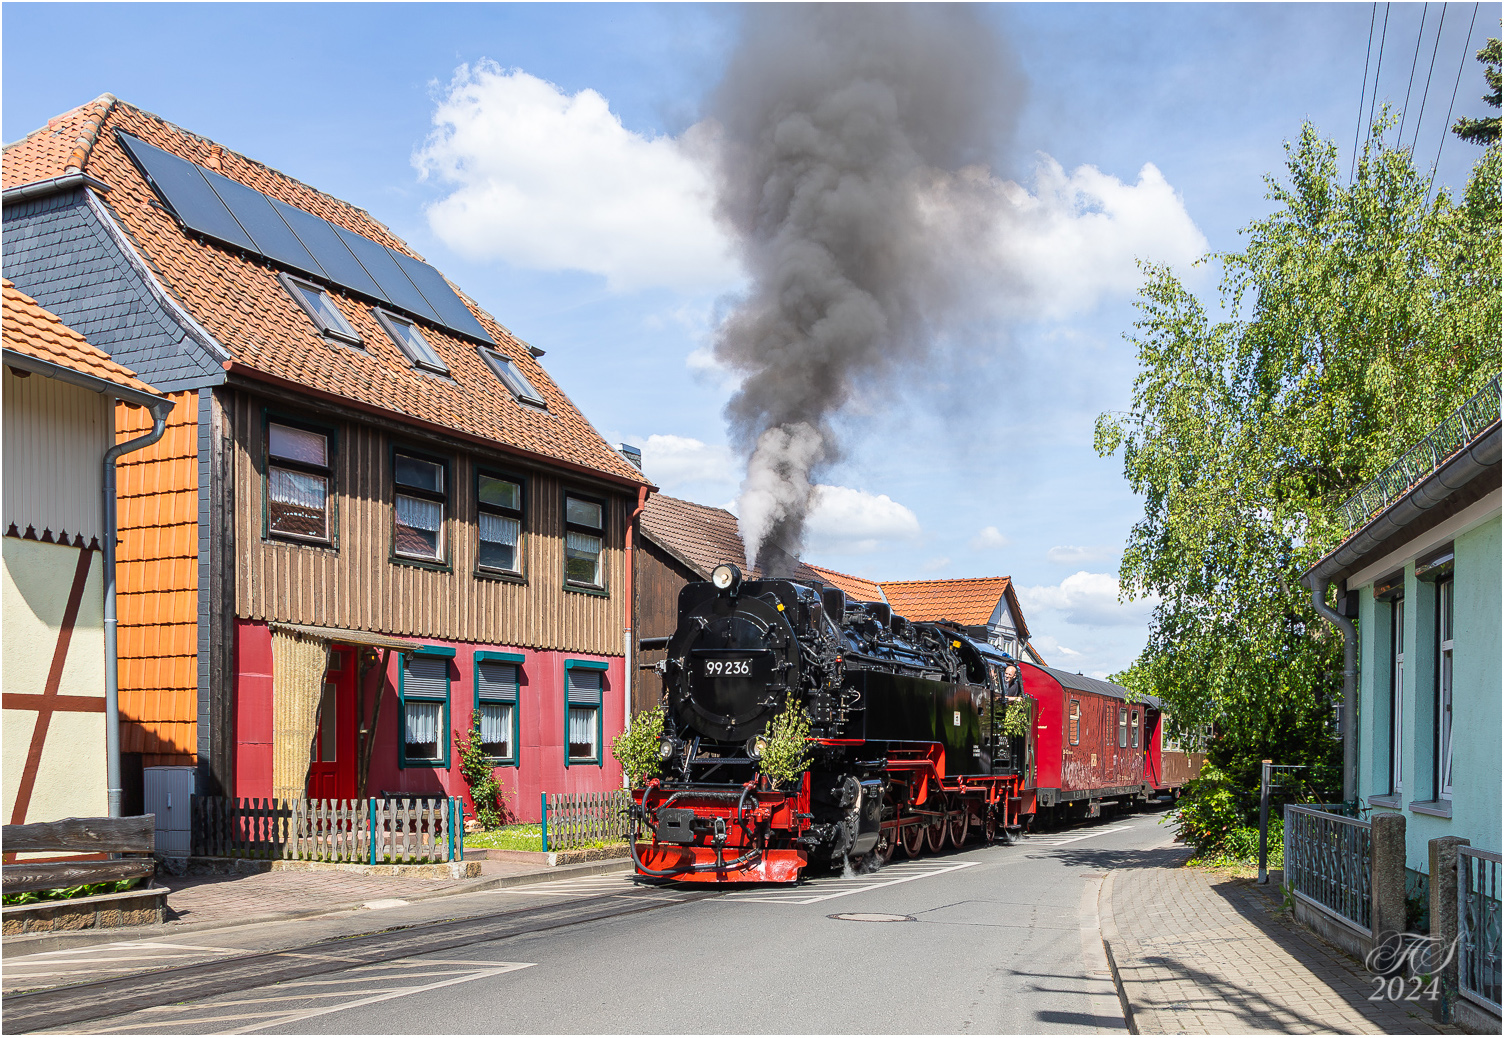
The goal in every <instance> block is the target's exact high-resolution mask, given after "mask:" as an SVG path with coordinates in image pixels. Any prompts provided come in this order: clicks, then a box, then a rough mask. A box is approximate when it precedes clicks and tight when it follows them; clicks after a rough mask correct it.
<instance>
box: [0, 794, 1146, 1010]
mask: <svg viewBox="0 0 1505 1038" xmlns="http://www.w3.org/2000/svg"><path fill="white" fill-rule="evenodd" d="M1162 817H1163V813H1162V812H1145V813H1140V814H1134V815H1128V816H1125V817H1119V818H1109V819H1105V820H1103V821H1101V822H1097V823H1089V824H1086V825H1083V826H1079V827H1076V828H1072V829H1066V830H1062V831H1060V832H1054V833H1045V834H1041V835H1037V836H1033V837H1030V838H1028V839H1026V840H1024V841H1022V842H1020V843H1019V844H1016V845H1014V846H1003V845H995V846H992V847H983V846H980V845H974V846H971V847H968V848H967V849H966V850H964V851H961V852H951V853H948V854H942V855H938V856H933V857H924V858H920V859H918V860H914V861H905V860H902V859H895V861H894V862H893V863H892V864H890V865H889V866H887V867H886V868H883V869H881V870H879V871H877V872H875V873H871V874H866V875H858V876H851V877H842V876H821V877H817V878H814V879H812V880H809V881H807V882H806V883H803V884H801V885H799V886H797V887H792V888H782V887H758V888H750V889H736V890H731V891H724V890H717V889H715V888H710V887H708V886H706V885H701V884H684V885H651V884H646V883H640V882H635V881H634V880H632V879H631V878H630V877H629V876H627V875H626V874H611V875H604V876H593V877H582V878H580V879H573V880H564V881H559V882H555V883H547V884H540V885H534V886H528V887H513V888H506V889H502V890H492V891H485V892H481V893H477V894H470V895H462V896H456V897H453V898H444V899H438V900H436V901H431V902H422V903H418V904H413V905H403V904H400V903H399V904H392V905H387V906H381V905H379V904H378V905H374V906H373V907H372V908H370V909H368V910H366V911H364V912H361V913H357V914H350V913H345V914H342V915H341V916H338V917H330V918H327V919H315V920H300V921H293V922H287V923H280V924H261V925H258V926H247V927H237V928H231V929H228V930H219V931H210V932H204V933H198V934H185V935H183V936H182V937H180V938H178V939H177V940H176V941H172V940H169V939H165V938H164V939H157V940H153V941H144V942H131V943H129V944H112V945H100V946H95V947H93V948H70V949H69V950H67V951H62V952H53V953H47V954H43V955H34V956H25V957H15V956H7V958H6V960H5V962H4V965H3V974H4V987H5V989H6V992H7V995H6V999H5V1002H4V1009H3V1018H0V1024H3V1027H4V1030H5V1031H6V1032H7V1033H23V1032H28V1031H41V1030H44V1029H45V1030H49V1031H53V1032H73V1033H79V1032H86V1033H99V1032H107V1033H124V1034H131V1033H139V1034H158V1033H166V1034H200V1033H221V1034H234V1033H252V1032H254V1033H259V1034H279V1033H280V1034H309V1033H313V1034H388V1033H399V1034H456V1033H459V1034H494V1033H552V1034H573V1033H654V1034H700V1033H726V1032H733V1033H776V1034H788V1033H804V1034H812V1033H824V1034H844V1033H930V1034H933V1033H984V1034H990V1033H1014V1034H1027V1033H1082V1032H1088V1033H1092V1032H1101V1031H1107V1032H1119V1033H1126V1029H1125V1026H1124V1020H1123V1015H1122V1012H1121V1009H1120V1006H1119V1002H1118V999H1117V996H1116V993H1115V991H1114V988H1113V985H1112V981H1111V976H1110V974H1109V971H1108V964H1107V960H1106V957H1105V956H1104V953H1103V949H1102V942H1101V938H1100V936H1099V933H1098V923H1097V893H1098V887H1099V885H1100V883H1101V879H1102V876H1103V872H1104V869H1106V868H1111V867H1113V866H1115V865H1119V864H1129V863H1132V860H1133V858H1134V856H1135V852H1136V851H1139V850H1146V849H1150V848H1153V847H1159V846H1164V845H1166V844H1168V843H1169V842H1170V831H1169V829H1168V828H1167V827H1165V826H1161V825H1159V824H1158V823H1159V821H1160V819H1161V818H1162Z"/></svg>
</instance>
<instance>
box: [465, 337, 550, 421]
mask: <svg viewBox="0 0 1505 1038" xmlns="http://www.w3.org/2000/svg"><path fill="white" fill-rule="evenodd" d="M476 349H477V351H479V352H480V354H481V359H482V360H484V361H485V362H486V366H487V367H489V368H490V369H491V370H492V371H493V372H494V373H495V374H496V377H497V378H499V379H501V380H502V385H504V386H506V387H507V391H508V392H510V393H511V394H512V395H513V396H514V397H516V398H517V400H518V402H519V403H524V404H532V405H533V406H534V407H546V406H547V405H546V404H545V403H544V399H543V397H541V396H539V395H538V390H536V389H534V388H533V383H531V382H529V381H528V377H527V376H526V375H524V374H523V372H522V369H521V368H519V367H518V366H517V365H516V364H515V363H513V361H512V359H511V358H510V357H504V356H503V355H502V354H500V353H498V352H497V351H496V350H488V349H486V347H484V346H477V347H476Z"/></svg>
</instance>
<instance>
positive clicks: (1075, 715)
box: [1066, 699, 1082, 746]
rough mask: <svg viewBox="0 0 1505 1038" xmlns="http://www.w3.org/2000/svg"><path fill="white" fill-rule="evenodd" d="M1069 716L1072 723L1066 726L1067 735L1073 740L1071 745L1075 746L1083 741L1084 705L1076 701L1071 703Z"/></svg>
mask: <svg viewBox="0 0 1505 1038" xmlns="http://www.w3.org/2000/svg"><path fill="white" fill-rule="evenodd" d="M1069 715H1070V721H1069V722H1068V724H1067V726H1066V735H1067V738H1068V739H1070V740H1071V745H1073V746H1075V745H1076V744H1077V743H1078V742H1080V741H1081V739H1082V704H1081V703H1080V702H1078V701H1077V700H1075V699H1073V700H1072V701H1071V710H1070V711H1069Z"/></svg>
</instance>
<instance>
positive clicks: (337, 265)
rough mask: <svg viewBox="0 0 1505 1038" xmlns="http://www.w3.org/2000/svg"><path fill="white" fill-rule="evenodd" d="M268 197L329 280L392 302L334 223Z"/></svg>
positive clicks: (382, 300) (371, 296) (354, 290)
mask: <svg viewBox="0 0 1505 1038" xmlns="http://www.w3.org/2000/svg"><path fill="white" fill-rule="evenodd" d="M267 201H269V202H271V203H272V208H273V209H276V210H277V212H279V213H281V214H282V218H283V219H284V220H286V221H287V225H288V226H289V227H291V228H292V229H293V231H294V232H295V233H296V234H297V235H298V237H299V239H301V240H302V242H303V244H304V246H306V247H307V249H308V251H309V252H311V253H313V256H314V259H315V260H317V261H318V263H319V265H320V266H321V267H323V268H324V271H325V273H326V274H327V275H328V276H329V280H331V281H333V282H334V283H335V284H337V285H341V286H343V287H345V288H348V289H350V290H351V291H353V292H359V293H360V294H361V295H363V296H369V297H370V298H372V299H377V300H380V301H381V302H384V303H385V302H391V300H389V299H388V298H387V294H386V293H385V292H383V291H382V290H381V288H380V286H378V285H377V283H376V282H375V281H373V280H371V275H370V274H367V273H366V268H365V267H363V266H361V263H360V260H358V259H356V258H355V255H354V254H353V253H352V252H351V251H350V250H349V249H348V248H346V246H345V242H344V240H343V239H341V238H340V236H339V235H338V234H336V233H335V230H334V225H333V224H331V223H329V221H327V220H322V219H320V218H319V217H317V216H315V215H314V214H313V213H310V212H306V211H304V210H302V209H298V208H295V207H294V206H290V205H288V204H287V203H286V202H282V201H279V200H277V199H275V198H268V199H267Z"/></svg>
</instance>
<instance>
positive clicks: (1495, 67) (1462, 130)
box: [1453, 39, 1500, 147]
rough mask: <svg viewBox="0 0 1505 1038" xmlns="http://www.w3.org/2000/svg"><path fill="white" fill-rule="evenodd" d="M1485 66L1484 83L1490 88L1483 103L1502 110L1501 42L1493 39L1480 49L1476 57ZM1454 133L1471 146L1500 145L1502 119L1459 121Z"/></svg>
mask: <svg viewBox="0 0 1505 1038" xmlns="http://www.w3.org/2000/svg"><path fill="white" fill-rule="evenodd" d="M1475 57H1477V58H1478V59H1479V61H1480V62H1481V63H1482V64H1483V65H1484V82H1485V83H1486V84H1487V85H1488V86H1489V93H1487V94H1485V95H1484V97H1483V101H1484V103H1485V104H1487V105H1489V106H1490V107H1491V108H1493V109H1494V110H1495V111H1499V110H1500V41H1499V40H1498V39H1492V40H1490V41H1489V42H1488V43H1486V44H1485V45H1484V46H1483V47H1481V48H1479V52H1478V54H1476V55H1475ZM1453 132H1454V133H1456V134H1457V135H1458V136H1459V137H1461V138H1463V139H1464V140H1466V141H1468V142H1469V143H1470V144H1483V145H1485V146H1486V147H1488V146H1489V145H1492V144H1495V145H1497V144H1499V143H1500V117H1499V116H1498V115H1489V116H1485V117H1484V118H1482V119H1468V118H1464V119H1459V120H1458V121H1457V122H1456V123H1454V124H1453Z"/></svg>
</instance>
